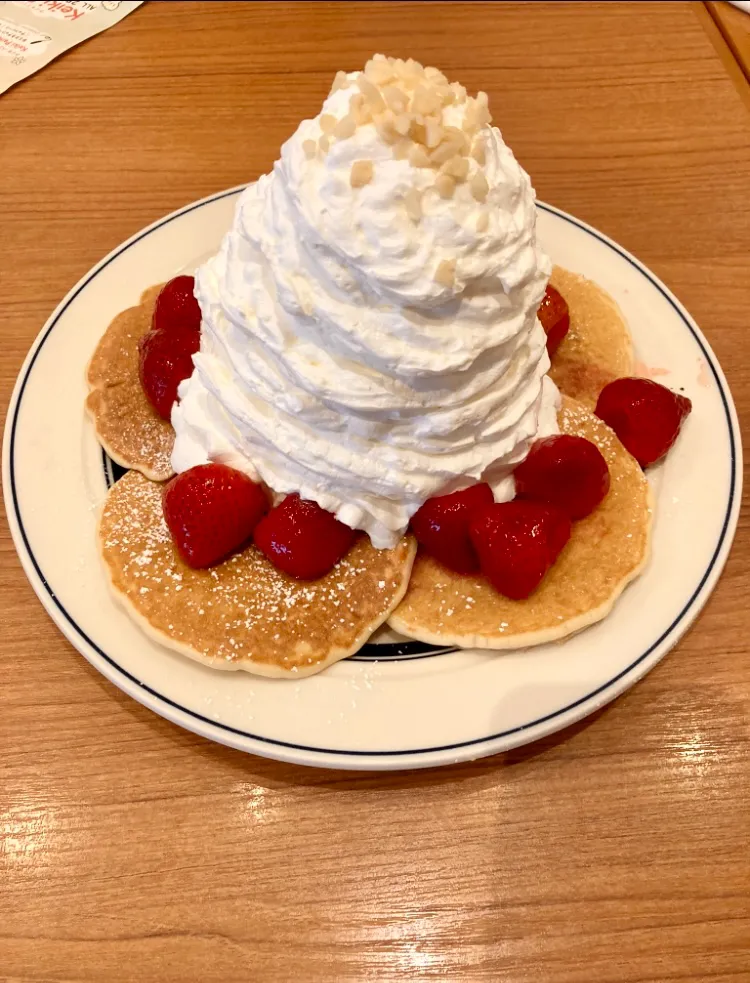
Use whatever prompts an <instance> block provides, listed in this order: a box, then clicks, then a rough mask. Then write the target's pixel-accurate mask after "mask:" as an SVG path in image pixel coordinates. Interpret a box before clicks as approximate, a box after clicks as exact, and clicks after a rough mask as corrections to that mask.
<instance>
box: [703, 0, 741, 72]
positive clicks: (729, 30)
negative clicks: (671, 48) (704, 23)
mask: <svg viewBox="0 0 750 983" xmlns="http://www.w3.org/2000/svg"><path fill="white" fill-rule="evenodd" d="M706 6H707V8H708V10H709V13H710V14H711V16H712V17H713V19H714V20H715V21H716V23H717V25H718V27H719V29H720V31H721V33H722V35H723V36H724V39H725V41H726V43H727V45H728V46H729V48H730V50H731V52H732V54H733V55H734V57H735V58H736V59H737V62H738V64H739V65H740V68H741V69H742V72H743V74H744V76H745V81H746V82H748V83H750V13H748V12H747V11H745V10H740V8H739V7H734V6H733V5H732V4H730V3H722V2H716V0H712V2H711V3H707V4H706Z"/></svg>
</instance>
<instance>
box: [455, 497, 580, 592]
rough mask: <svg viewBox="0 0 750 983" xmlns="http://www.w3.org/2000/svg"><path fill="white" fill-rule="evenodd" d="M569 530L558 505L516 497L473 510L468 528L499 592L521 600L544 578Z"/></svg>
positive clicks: (488, 574)
mask: <svg viewBox="0 0 750 983" xmlns="http://www.w3.org/2000/svg"><path fill="white" fill-rule="evenodd" d="M570 529H571V526H570V519H569V518H568V516H567V515H566V514H565V513H564V512H562V511H561V510H560V509H558V508H555V506H553V505H544V504H542V503H540V502H523V501H518V500H517V499H516V500H515V501H513V502H502V503H498V504H496V505H491V506H490V507H489V508H487V509H485V510H484V511H482V512H480V513H478V514H477V515H475V517H474V519H473V520H472V522H471V525H470V527H469V533H470V535H471V541H472V543H473V544H474V548H475V549H476V551H477V554H478V555H479V562H480V564H481V568H482V573H483V574H484V575H485V577H486V578H487V579H488V580H489V582H490V583H491V584H492V586H493V587H494V588H495V590H496V591H498V592H499V593H500V594H504V595H505V597H510V598H511V599H512V600H514V601H520V600H522V599H523V598H525V597H529V596H530V595H531V594H533V593H534V591H535V590H536V589H537V587H538V586H539V584H540V583H541V582H542V580H543V579H544V576H545V574H546V573H547V571H548V570H549V568H550V567H551V566H552V564H553V563H554V562H555V560H556V559H557V557H558V556H559V554H560V551H561V550H562V548H563V547H564V546H565V544H566V543H567V541H568V540H569V539H570Z"/></svg>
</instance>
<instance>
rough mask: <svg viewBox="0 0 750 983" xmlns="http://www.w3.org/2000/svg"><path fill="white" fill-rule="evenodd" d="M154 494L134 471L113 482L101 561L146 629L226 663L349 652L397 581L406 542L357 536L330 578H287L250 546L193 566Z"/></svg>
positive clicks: (279, 661) (157, 490)
mask: <svg viewBox="0 0 750 983" xmlns="http://www.w3.org/2000/svg"><path fill="white" fill-rule="evenodd" d="M161 490H162V489H161V486H160V485H158V484H155V483H154V482H150V481H148V480H147V479H145V478H143V477H142V475H139V474H137V473H136V472H130V473H128V474H127V475H125V477H124V478H122V479H121V480H120V481H119V482H117V484H116V485H115V486H114V488H113V489H112V490H111V491H110V494H109V497H108V499H107V502H106V504H105V508H104V512H103V516H102V523H101V530H100V532H101V536H102V547H103V553H104V559H105V562H106V564H107V566H108V568H109V570H110V573H111V576H112V580H113V583H114V586H115V589H116V590H117V591H118V592H119V593H121V594H123V595H125V597H126V598H127V599H128V601H129V602H130V604H131V605H133V606H134V607H135V608H136V610H137V611H138V613H139V614H140V615H141V616H142V617H144V618H145V619H146V620H147V621H148V623H149V625H150V626H151V627H152V628H154V629H156V630H158V631H160V632H163V633H164V634H166V635H168V636H169V638H170V639H171V640H172V641H173V642H177V643H179V644H181V645H184V646H187V647H189V648H190V649H191V650H194V651H195V652H197V653H200V654H201V655H203V656H205V657H207V658H208V659H211V660H212V661H213V662H214V663H219V662H220V663H223V664H224V668H227V667H229V668H242V667H247V663H248V660H253V662H257V663H263V664H266V665H274V666H278V667H279V668H280V669H283V670H289V671H291V670H292V669H293V668H294V667H295V666H296V667H300V666H304V667H313V666H315V665H317V664H318V663H320V662H322V661H323V660H325V659H327V658H328V657H329V656H330V654H331V653H332V652H334V651H339V650H340V651H341V652H342V653H343V654H349V651H348V650H349V649H351V647H352V645H357V647H358V645H359V644H362V642H364V641H365V640H366V638H367V637H368V636H369V634H370V633H371V632H372V631H373V630H374V629H375V628H376V627H377V626H378V625H379V624H381V623H382V622H383V621H384V620H385V618H386V617H387V616H388V614H389V613H390V611H391V610H392V609H393V607H394V606H395V604H396V603H397V601H398V598H399V596H400V593H401V592H402V590H403V588H404V586H405V580H406V578H407V577H408V573H409V569H410V567H411V558H412V546H411V543H410V542H409V541H408V540H404V541H402V543H400V544H399V545H398V546H397V547H396V548H395V549H393V550H374V549H373V548H372V547H371V546H370V544H369V541H368V540H367V539H366V537H362V538H361V539H359V540H358V541H357V542H356V543H355V545H354V546H353V547H352V549H351V551H350V552H349V554H347V556H346V557H345V558H344V559H343V560H342V561H341V562H340V563H338V564H337V566H336V567H335V568H334V569H333V570H332V571H331V573H330V574H328V576H326V577H324V578H322V579H321V580H317V581H312V582H301V581H295V580H292V579H291V578H289V577H286V576H285V575H284V574H282V573H280V572H279V571H277V570H276V569H275V568H274V567H272V566H271V564H270V563H269V562H268V561H267V560H266V559H265V558H264V557H263V556H262V555H261V554H260V553H259V552H258V551H257V550H256V549H255V548H254V547H252V546H250V547H247V548H246V549H244V550H243V551H242V552H240V553H238V554H236V555H234V556H232V557H230V558H229V559H228V560H226V561H225V562H224V563H222V564H220V565H219V566H217V567H214V568H213V569H210V570H192V569H190V568H189V567H187V566H186V565H185V564H184V563H183V562H182V560H181V559H180V557H179V555H178V554H177V552H176V550H175V548H174V545H173V543H172V540H171V537H170V535H169V531H168V529H167V526H166V524H165V522H164V518H163V515H162V510H161ZM381 585H382V586H381ZM243 664H244V665H243Z"/></svg>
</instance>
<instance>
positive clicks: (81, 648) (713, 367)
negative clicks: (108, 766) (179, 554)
mask: <svg viewBox="0 0 750 983" xmlns="http://www.w3.org/2000/svg"><path fill="white" fill-rule="evenodd" d="M245 187H246V184H240V185H236V186H234V187H232V188H228V189H226V190H223V191H219V192H216V193H214V194H212V195H208V196H206V197H205V198H201V199H199V200H197V201H194V202H190V203H189V204H187V205H185V206H183V207H182V208H180V209H177V210H175V211H173V212H170V213H169V214H167V215H164V216H162V217H161V218H159V219H157V220H156V221H155V222H152V223H151V224H150V225H148V226H146V227H145V228H143V229H141V230H139V231H138V232H136V233H135V234H134V235H133V236H131V237H130V238H128V239H126V240H125V241H124V242H122V243H120V244H119V245H118V246H116V247H115V248H114V249H112V250H111V251H110V252H109V253H108V254H107V255H106V256H104V257H103V258H102V259H101V260H100V261H99V262H98V263H96V264H95V265H94V266H93V267H92V268H91V269H90V270H88V271H87V272H86V273H85V274H84V275H83V276H82V277H81V279H80V280H79V281H78V282H77V283H76V284H75V285H74V286H73V287H72V288H71V290H69V291H68V293H67V294H66V295H65V297H64V298H63V299H62V300H61V301H60V303H59V304H58V305H57V307H56V308H55V309H54V310H53V312H52V314H51V315H50V316H49V318H48V319H47V320H46V322H45V323H44V325H43V326H42V328H41V330H40V331H39V333H38V334H37V336H36V338H35V339H34V342H33V343H32V345H31V347H30V349H29V351H28V353H27V355H26V358H25V359H24V361H23V363H22V365H21V368H20V370H19V373H18V377H17V379H16V382H15V385H14V387H13V392H12V395H11V399H10V401H9V404H8V411H7V416H6V421H5V432H4V437H3V460H2V476H3V493H4V499H5V510H6V515H7V518H8V525H9V528H10V532H11V537H12V540H13V544H14V546H15V549H16V552H17V553H18V556H19V560H20V562H21V566H22V568H23V570H24V573H25V574H26V576H27V578H28V580H29V582H30V583H31V586H32V588H33V589H34V591H35V593H36V595H37V597H38V598H39V600H40V602H41V603H42V606H43V607H44V609H45V610H46V611H47V613H48V615H49V616H50V617H51V618H52V620H53V621H54V623H55V624H56V626H57V627H58V629H60V630H61V631H62V633H63V635H64V636H65V638H67V640H68V641H69V642H70V643H71V644H72V645H73V647H74V648H75V649H77V651H78V652H80V653H81V654H82V655H83V656H84V658H86V659H87V661H88V662H90V663H91V664H92V665H93V666H94V668H95V669H97V670H98V671H99V672H101V673H102V675H104V676H105V678H107V679H108V680H109V681H110V682H112V683H113V684H114V685H115V686H117V687H118V688H119V689H121V690H122V691H123V692H125V693H126V694H127V695H128V696H130V697H132V698H133V699H135V700H137V701H138V702H139V703H141V704H143V705H144V706H146V707H147V708H148V709H150V710H152V711H153V712H155V713H158V714H159V715H160V716H162V717H165V718H166V719H168V720H170V721H171V722H172V723H176V724H177V725H179V726H181V727H183V728H185V729H187V730H189V731H192V732H193V733H196V734H198V735H200V736H202V737H205V738H208V739H210V740H214V741H218V742H219V743H222V744H226V745H228V746H231V747H234V748H237V749H238V750H242V751H245V752H250V753H254V754H259V755H261V756H265V757H272V758H275V759H277V760H282V761H288V762H292V763H296V764H303V765H314V766H318V767H335V768H355V769H370V770H391V769H402V768H424V767H435V766H439V765H444V764H449V763H455V762H458V761H464V760H472V759H474V758H477V757H482V756H485V755H489V754H493V753H496V752H499V751H501V750H508V749H510V748H512V747H516V746H518V745H519V744H525V743H527V742H530V741H532V740H538V739H539V738H541V737H545V736H548V735H549V734H551V733H555V732H556V731H558V730H561V729H563V728H564V727H567V726H570V725H571V724H573V723H575V722H577V721H578V720H580V719H582V718H583V717H585V716H588V715H589V714H590V713H593V712H594V711H595V710H597V709H598V708H599V707H601V706H603V705H604V704H606V703H608V702H610V701H611V700H614V699H615V698H616V697H618V696H619V695H621V694H622V693H623V692H624V691H625V690H627V689H628V688H630V686H632V685H633V684H635V683H636V682H637V681H638V680H639V679H640V678H642V676H644V675H645V674H646V673H647V672H648V671H649V670H650V669H651V668H653V666H654V665H656V663H657V662H659V661H660V660H661V659H662V658H663V657H664V656H665V655H666V654H667V653H668V652H669V651H670V650H671V649H672V648H673V647H674V645H676V644H677V642H678V641H679V640H680V638H681V637H682V636H683V635H684V633H685V632H686V631H687V630H688V628H689V627H690V626H691V625H692V624H693V622H694V621H695V619H696V618H697V616H698V614H699V613H700V611H701V610H702V608H703V606H704V605H705V603H706V601H707V600H708V597H709V596H710V594H711V591H712V590H713V587H714V586H715V584H716V582H717V581H718V579H719V577H720V575H721V573H722V570H723V569H724V566H725V564H726V560H727V558H728V555H729V552H730V549H731V546H732V542H733V540H734V535H735V531H736V527H737V522H738V518H739V510H740V504H741V490H742V481H743V475H742V443H741V436H740V429H739V422H738V418H737V413H736V409H735V406H734V402H733V400H732V397H731V393H730V390H729V386H728V384H727V381H726V378H725V376H724V373H723V371H722V369H721V366H720V364H719V362H718V359H717V358H716V356H715V354H714V352H713V350H712V349H711V346H710V345H709V344H708V341H707V340H706V338H705V337H704V335H703V333H702V331H701V330H700V328H699V327H698V325H697V324H696V322H695V321H694V320H693V318H692V317H691V316H690V314H689V313H688V311H687V310H686V309H685V308H684V307H683V305H682V304H681V303H680V301H679V300H678V299H677V298H676V297H675V295H674V294H673V293H672V292H671V291H670V290H669V288H668V287H667V286H666V285H665V284H664V283H662V281H661V280H660V279H659V278H658V277H657V276H656V275H655V274H654V273H652V272H651V271H650V270H649V269H648V267H646V266H645V265H644V264H643V263H642V262H641V261H640V260H638V259H637V258H636V257H635V256H633V255H632V254H631V253H630V252H628V251H627V250H626V249H624V248H623V247H622V246H620V245H619V244H618V243H616V242H615V241H614V240H612V239H610V238H609V237H608V236H607V235H605V234H604V233H603V232H600V231H599V230H598V229H596V228H594V227H593V226H591V225H589V224H588V223H586V222H583V221H582V220H581V219H578V218H576V217H575V216H573V215H571V214H570V213H568V212H565V211H563V210H562V209H559V208H557V207H556V206H554V205H550V204H548V203H546V202H542V201H537V203H536V204H537V207H538V208H539V209H541V210H542V211H546V212H549V213H551V214H553V215H555V216H557V217H558V218H561V219H563V220H564V221H566V222H568V223H570V224H572V225H573V226H575V227H577V228H579V229H581V230H583V231H584V232H586V233H588V234H589V235H591V236H593V237H594V238H595V239H597V240H598V241H599V242H601V243H602V244H603V245H605V246H607V247H608V248H609V249H611V250H612V251H614V252H615V253H616V254H617V255H618V256H619V257H620V258H621V259H625V260H626V261H627V262H629V263H630V265H631V266H633V267H635V269H636V270H637V271H638V272H639V273H640V274H641V275H642V276H643V277H645V278H646V279H647V280H648V281H649V282H650V284H651V285H652V286H653V287H655V288H656V289H657V290H658V291H659V292H660V293H661V294H662V296H663V297H664V298H665V299H666V300H667V302H668V303H669V304H670V306H671V307H672V309H673V310H674V312H675V313H676V314H677V316H678V317H679V318H680V320H681V321H682V322H683V324H684V326H685V327H686V328H687V329H688V331H689V332H690V333H691V334H692V336H693V338H694V339H695V341H696V342H697V344H698V347H699V349H700V351H701V354H702V355H703V357H704V358H705V360H706V362H707V364H708V366H709V368H710V371H711V374H712V377H713V379H714V382H715V384H716V387H717V389H718V392H719V395H720V398H721V403H722V407H723V410H724V414H725V418H726V423H727V429H728V436H729V445H730V480H729V494H728V500H727V504H726V511H725V515H724V521H723V523H722V526H721V531H720V533H719V536H718V539H717V543H716V546H715V548H714V552H713V554H712V556H711V559H710V560H709V562H708V564H707V566H706V569H705V571H704V573H703V575H702V577H701V579H700V581H699V582H698V584H697V586H696V587H695V589H694V590H693V592H692V594H691V595H690V598H689V599H688V600H687V601H686V603H685V604H684V605H683V607H682V609H681V611H680V612H679V614H678V615H677V616H676V617H675V618H674V620H673V621H672V624H671V625H670V626H669V627H668V628H667V629H665V631H663V632H662V634H661V635H660V636H659V638H657V639H656V640H655V641H653V642H652V643H651V645H650V646H649V647H648V648H647V649H646V651H645V652H642V653H641V654H640V655H639V656H638V658H637V659H635V660H633V661H632V662H630V663H629V664H628V665H627V666H626V667H625V668H623V669H622V670H621V671H620V672H618V673H617V674H616V675H615V676H613V677H612V678H611V679H609V680H607V681H606V682H605V683H602V684H601V685H599V686H597V687H596V688H595V689H594V690H592V691H590V692H589V693H587V694H585V695H584V696H580V697H579V698H578V699H576V700H574V701H572V702H571V703H569V704H567V705H566V706H564V707H561V708H559V709H557V710H555V711H552V712H550V713H547V714H545V715H544V716H542V717H539V718H536V719H535V720H533V721H530V722H528V723H524V724H520V725H517V726H515V727H513V728H510V729H507V730H504V731H499V732H498V733H495V734H490V735H487V736H485V737H479V738H473V739H471V740H468V741H461V742H458V743H453V744H446V745H440V746H435V747H429V748H409V749H396V750H376V751H372V750H366V749H350V748H349V749H343V748H325V747H320V746H310V745H303V744H298V743H296V742H292V741H283V740H280V739H278V738H270V737H265V736H263V735H258V734H252V733H250V732H248V731H245V730H241V729H240V728H237V727H233V726H231V725H230V724H226V723H222V722H221V721H217V720H212V719H210V718H208V717H206V716H204V715H203V714H201V713H199V712H198V711H196V710H191V709H189V708H187V707H184V706H182V705H181V704H179V703H177V702H176V701H175V700H173V699H172V698H171V697H169V696H165V695H164V694H163V693H160V692H158V691H157V690H155V689H153V688H152V687H150V686H148V685H147V684H145V683H143V682H141V681H140V680H139V679H137V677H135V676H134V675H133V674H132V673H130V672H129V671H128V670H127V669H125V668H123V667H122V666H121V665H120V664H119V663H117V662H116V661H115V660H114V659H113V658H112V657H111V656H109V655H108V654H107V653H106V652H105V651H104V650H103V649H102V648H101V647H100V646H99V645H97V644H96V643H95V642H94V641H93V639H91V638H90V637H89V636H88V635H87V634H86V632H85V631H84V630H83V629H82V628H81V627H80V625H78V623H77V622H76V620H75V619H74V618H73V617H72V616H71V615H70V614H69V612H68V611H67V610H66V608H65V607H64V606H63V604H62V603H61V602H60V601H59V600H58V599H57V596H56V594H55V592H54V589H53V587H52V585H51V584H50V583H49V582H48V581H47V579H46V577H45V575H44V573H43V571H42V569H41V567H40V566H39V564H38V562H37V560H36V558H35V556H34V553H33V551H32V549H31V545H30V543H29V541H28V538H27V535H26V530H25V527H24V524H23V518H22V515H21V508H20V503H19V501H18V493H17V489H16V483H15V473H14V467H13V458H14V452H15V446H16V433H17V423H18V416H19V410H20V407H21V403H22V399H23V394H24V390H25V388H26V384H27V382H28V379H29V377H30V374H31V370H32V369H33V366H34V362H35V361H36V358H37V356H38V354H39V352H40V351H41V349H42V347H43V345H44V343H45V341H46V339H47V338H48V337H49V335H50V334H51V332H52V330H53V329H54V327H55V325H56V324H57V322H58V321H59V319H60V317H61V316H62V315H63V314H64V313H65V311H66V309H67V308H68V307H69V305H70V304H71V303H72V302H73V301H74V300H75V298H76V297H78V295H79V294H81V293H82V292H83V291H84V289H85V288H86V287H87V286H88V284H89V283H90V282H91V281H92V280H93V279H94V278H95V277H96V276H97V275H98V274H99V273H100V272H101V271H102V270H103V269H104V268H105V267H107V266H108V265H109V264H110V263H111V262H113V261H114V260H115V259H117V258H118V257H119V256H120V255H121V254H122V253H124V252H125V251H126V250H128V249H130V248H131V247H132V246H134V245H135V244H136V243H137V242H139V241H140V240H141V239H144V238H146V237H147V236H148V235H150V234H151V233H152V232H154V231H155V230H156V229H158V228H161V227H162V226H164V225H167V224H168V223H170V222H173V221H175V220H176V219H178V218H180V217H182V216H184V215H186V214H188V213H190V212H192V211H195V210H197V209H199V208H201V207H204V206H205V205H208V204H211V203H213V202H215V201H218V200H221V199H222V198H227V197H230V196H232V195H237V194H239V193H241V191H242V190H243V189H244V188H245ZM550 724H552V726H549V725H550Z"/></svg>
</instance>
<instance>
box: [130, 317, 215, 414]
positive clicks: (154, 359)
mask: <svg viewBox="0 0 750 983" xmlns="http://www.w3.org/2000/svg"><path fill="white" fill-rule="evenodd" d="M199 348H200V334H199V332H197V331H192V332H189V333H188V332H177V333H172V332H169V331H153V330H152V331H149V332H148V333H147V334H145V335H144V336H143V337H142V338H141V340H140V341H139V342H138V353H139V358H138V374H139V375H140V379H141V385H142V386H143V391H144V392H145V394H146V397H147V398H148V401H149V402H150V403H151V405H152V406H153V408H154V409H155V410H156V412H157V413H158V414H159V416H160V417H162V418H163V419H164V420H168V419H169V418H170V416H171V413H172V405H173V403H174V402H175V400H176V399H177V387H178V386H179V384H180V383H181V382H182V380H183V379H187V378H188V377H189V376H191V375H192V374H193V357H192V356H193V353H194V352H197V351H198V349H199Z"/></svg>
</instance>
